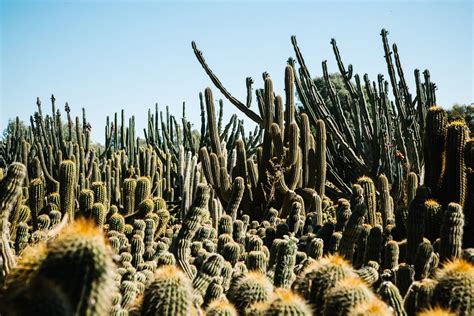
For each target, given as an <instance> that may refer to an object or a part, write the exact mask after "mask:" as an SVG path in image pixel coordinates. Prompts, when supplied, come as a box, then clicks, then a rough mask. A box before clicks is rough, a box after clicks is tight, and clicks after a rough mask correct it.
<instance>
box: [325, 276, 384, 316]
mask: <svg viewBox="0 0 474 316" xmlns="http://www.w3.org/2000/svg"><path fill="white" fill-rule="evenodd" d="M374 298H375V295H374V294H373V293H372V292H371V291H370V289H369V288H368V287H367V285H366V284H365V283H364V282H363V281H362V280H360V279H358V278H355V277H348V278H345V279H342V280H340V281H338V282H337V283H336V284H335V285H334V287H333V288H331V289H330V290H329V291H328V292H327V294H326V296H325V300H324V308H323V315H348V314H349V311H350V310H351V309H352V308H354V307H355V306H357V305H358V304H361V303H366V302H369V301H370V300H372V299H374Z"/></svg>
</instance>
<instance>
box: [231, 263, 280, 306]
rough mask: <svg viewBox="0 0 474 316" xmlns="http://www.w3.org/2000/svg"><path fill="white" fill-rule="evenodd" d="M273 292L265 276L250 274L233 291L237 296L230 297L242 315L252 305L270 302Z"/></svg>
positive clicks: (255, 273)
mask: <svg viewBox="0 0 474 316" xmlns="http://www.w3.org/2000/svg"><path fill="white" fill-rule="evenodd" d="M272 291H273V286H272V284H271V282H270V281H269V280H268V279H267V277H265V275H263V274H261V273H258V272H249V273H248V274H247V275H245V276H244V277H243V278H242V279H240V280H239V281H238V283H237V284H236V285H235V288H234V289H232V292H233V293H236V295H235V296H231V297H229V300H230V301H231V302H232V303H233V304H234V305H235V308H236V309H237V311H238V312H239V315H242V314H245V312H246V310H247V309H248V308H249V307H250V306H251V305H252V304H255V303H257V302H266V301H268V300H269V299H270V297H271V293H272Z"/></svg>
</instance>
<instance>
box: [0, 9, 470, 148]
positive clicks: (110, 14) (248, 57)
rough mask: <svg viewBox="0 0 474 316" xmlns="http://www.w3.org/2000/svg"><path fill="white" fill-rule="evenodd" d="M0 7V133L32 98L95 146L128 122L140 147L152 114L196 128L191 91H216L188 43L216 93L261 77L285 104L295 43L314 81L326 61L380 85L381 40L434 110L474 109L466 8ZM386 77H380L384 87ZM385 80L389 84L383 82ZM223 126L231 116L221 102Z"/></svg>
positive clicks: (237, 90) (241, 94) (24, 115)
mask: <svg viewBox="0 0 474 316" xmlns="http://www.w3.org/2000/svg"><path fill="white" fill-rule="evenodd" d="M0 2H1V7H0V10H1V16H0V27H1V65H0V66H1V82H0V83H1V84H0V93H1V101H0V102H1V103H0V118H1V120H0V131H1V130H3V129H4V128H5V127H6V123H7V121H8V118H13V117H15V116H19V117H20V118H21V119H23V120H26V121H27V120H28V118H29V115H31V114H32V113H33V111H35V110H36V105H35V100H36V97H40V99H41V100H42V101H43V104H44V109H45V111H46V110H47V111H46V112H49V110H50V106H49V104H50V103H49V97H50V95H51V93H54V95H55V96H56V99H57V103H58V105H60V106H61V107H63V105H64V103H65V102H66V101H67V102H69V105H70V106H71V108H72V114H74V115H79V114H80V111H81V108H82V107H85V108H86V111H87V113H88V119H89V121H90V122H91V124H92V127H93V139H94V140H95V141H103V138H104V137H103V130H104V127H103V126H104V124H105V119H106V116H107V115H111V116H112V115H113V113H114V112H115V111H120V109H121V108H124V109H125V112H126V114H128V115H131V114H135V116H136V121H137V128H138V131H137V135H138V134H140V135H141V134H142V132H141V130H142V128H143V126H144V123H145V122H146V111H147V109H148V108H150V107H153V106H154V103H155V102H158V104H159V106H161V107H163V108H164V106H165V105H169V106H170V107H171V108H172V112H173V113H175V114H179V116H181V114H180V113H181V106H182V102H183V101H186V104H187V110H188V111H187V113H188V114H187V116H188V117H189V118H190V119H191V120H192V122H194V123H195V126H196V127H197V126H199V122H200V121H199V99H198V93H199V91H203V90H204V88H205V87H207V86H211V87H213V91H214V96H215V98H216V99H217V98H221V97H222V96H221V95H220V94H219V93H218V91H217V89H215V88H214V86H213V85H212V83H211V82H210V80H209V79H208V77H207V75H206V74H205V73H204V71H203V70H202V68H201V66H200V65H199V63H198V62H197V60H196V58H195V56H194V54H193V51H192V49H191V41H192V40H195V41H196V42H197V44H198V47H199V48H200V49H201V50H202V51H203V52H204V55H205V57H206V59H207V61H208V63H209V65H210V66H211V68H212V69H213V70H214V71H215V73H216V74H217V75H218V76H219V77H220V79H221V81H222V82H223V83H224V85H225V86H226V87H227V88H228V89H229V90H230V91H231V92H232V93H233V94H234V95H235V96H237V97H238V98H240V99H241V100H244V99H245V78H246V77H247V76H251V77H253V78H254V81H255V84H254V88H258V87H262V86H263V83H262V79H261V78H262V77H261V74H262V72H264V71H268V72H269V73H270V75H271V76H272V78H273V79H274V86H275V90H276V92H277V93H281V94H283V93H284V91H283V74H284V67H285V64H286V60H287V58H288V57H289V56H294V53H293V50H292V45H291V42H290V36H291V35H293V34H294V35H296V36H297V39H298V43H299V45H300V48H301V49H302V52H303V54H304V56H305V58H306V62H307V64H308V66H309V67H310V70H311V73H312V75H313V76H319V75H321V73H322V70H321V61H323V60H325V59H327V60H328V67H329V71H330V72H336V71H337V68H336V63H335V60H334V56H333V53H332V48H331V45H330V39H331V38H332V37H334V38H336V40H337V43H338V45H339V49H340V51H341V54H342V57H343V60H344V61H345V63H346V64H348V63H352V64H353V66H354V72H355V73H360V74H364V73H368V74H369V76H370V78H371V79H372V80H375V79H376V76H377V74H378V73H383V74H386V73H387V71H386V65H385V62H384V53H383V47H382V41H381V37H380V30H381V29H382V28H386V29H388V30H389V32H390V34H389V40H390V41H391V42H392V43H393V42H396V43H397V44H398V48H399V53H400V55H401V59H402V63H403V66H404V69H405V75H406V77H407V79H408V82H409V84H410V86H411V87H412V88H411V91H412V92H413V93H414V92H415V90H414V88H413V82H414V79H413V70H414V69H415V68H419V69H420V70H424V69H426V68H428V69H430V71H431V77H432V80H433V81H435V82H436V83H437V85H438V88H439V89H438V91H437V98H438V103H439V104H440V105H443V106H445V107H449V106H451V105H452V104H453V103H471V102H473V99H474V98H473V90H474V89H473V73H474V69H473V47H472V46H473V5H472V2H471V1H449V2H433V1H344V2H336V1H333V2H320V1H311V2H310V1H259V2H255V1H214V2H208V1H181V2H179V1H173V2H171V1H167V2H164V1H159V2H156V1H155V2H150V1H148V2H140V1H133V2H131V1H121V2H117V1H73V2H71V1H69V2H63V1H7V0H3V1H2V0H0ZM386 77H387V76H386ZM387 78H388V77H387ZM225 105H226V106H225V113H226V117H229V116H230V114H231V113H234V108H233V106H232V105H231V104H230V103H229V102H227V101H226V102H225Z"/></svg>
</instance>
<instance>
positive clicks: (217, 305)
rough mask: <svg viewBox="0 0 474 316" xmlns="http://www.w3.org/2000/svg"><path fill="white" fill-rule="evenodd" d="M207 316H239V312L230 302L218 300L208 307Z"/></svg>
mask: <svg viewBox="0 0 474 316" xmlns="http://www.w3.org/2000/svg"><path fill="white" fill-rule="evenodd" d="M206 316H237V311H236V310H235V307H234V305H232V304H231V303H229V302H228V301H226V300H224V299H217V300H214V301H213V302H212V303H211V304H209V306H208V307H207V309H206Z"/></svg>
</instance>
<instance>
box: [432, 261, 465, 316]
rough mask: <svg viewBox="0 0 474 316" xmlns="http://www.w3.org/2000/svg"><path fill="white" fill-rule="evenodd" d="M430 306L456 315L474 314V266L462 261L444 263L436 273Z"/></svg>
mask: <svg viewBox="0 0 474 316" xmlns="http://www.w3.org/2000/svg"><path fill="white" fill-rule="evenodd" d="M436 281H438V283H437V284H436V286H435V288H434V291H433V297H432V299H431V304H433V305H439V306H441V307H444V308H447V309H449V310H450V311H451V312H454V313H456V314H458V315H472V313H473V312H474V303H473V302H474V266H473V265H471V264H470V263H468V262H466V261H463V260H462V259H461V260H460V259H455V260H454V261H451V262H448V263H446V264H445V265H444V266H443V268H442V269H441V270H439V272H438V273H437V276H436Z"/></svg>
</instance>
